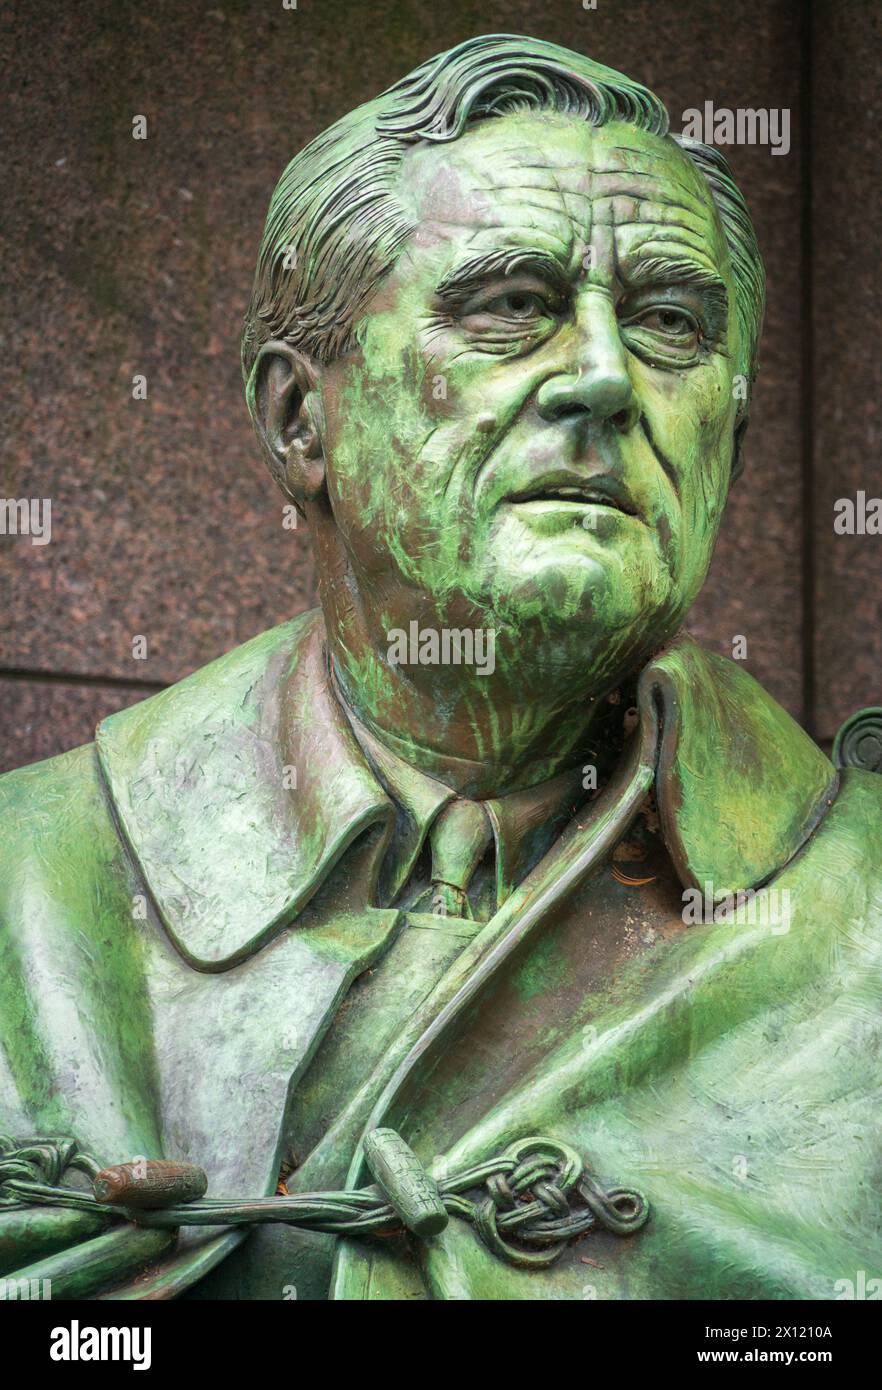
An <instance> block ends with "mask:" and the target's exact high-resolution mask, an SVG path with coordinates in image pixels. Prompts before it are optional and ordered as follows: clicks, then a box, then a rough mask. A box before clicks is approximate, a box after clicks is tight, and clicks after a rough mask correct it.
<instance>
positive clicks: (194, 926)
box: [96, 612, 836, 970]
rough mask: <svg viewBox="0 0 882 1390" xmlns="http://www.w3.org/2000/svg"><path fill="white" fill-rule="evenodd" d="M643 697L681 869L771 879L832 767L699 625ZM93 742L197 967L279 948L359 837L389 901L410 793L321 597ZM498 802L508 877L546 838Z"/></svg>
mask: <svg viewBox="0 0 882 1390" xmlns="http://www.w3.org/2000/svg"><path fill="white" fill-rule="evenodd" d="M639 707H640V718H641V721H647V720H657V721H659V722H660V725H661V740H660V754H659V778H658V784H657V800H658V805H659V813H660V821H661V826H662V832H663V834H664V837H665V841H666V843H667V846H668V849H669V851H670V853H671V856H672V859H673V862H674V864H675V866H676V868H677V870H678V872H679V874H680V877H681V879H682V881H683V883H684V884H688V885H696V886H703V885H704V883H705V882H707V881H708V880H710V881H711V882H712V883H713V884H714V885H715V887H717V886H719V889H720V891H730V890H731V891H735V890H736V889H739V888H748V887H754V886H756V885H757V884H759V883H761V882H764V881H765V880H766V879H767V878H768V877H769V876H770V875H771V874H772V873H774V872H775V871H776V869H778V868H780V867H781V865H782V864H784V863H786V861H787V860H788V859H789V858H791V857H792V855H793V854H795V853H796V852H797V850H798V849H799V848H800V846H801V845H802V844H803V843H804V842H805V840H806V839H807V838H808V836H809V835H810V834H811V832H812V830H813V829H814V827H815V825H816V824H817V823H818V821H819V819H820V818H821V816H822V815H823V814H824V812H825V811H826V809H827V807H828V805H829V804H830V802H831V800H832V797H833V795H834V793H835V788H836V774H835V773H834V771H833V768H832V765H831V764H830V763H829V761H828V760H827V758H825V757H824V755H823V754H822V753H821V752H820V750H819V749H818V748H817V747H816V745H815V744H814V743H813V742H812V741H811V739H809V738H808V736H807V735H806V734H805V733H804V732H803V731H802V730H801V729H800V728H799V726H798V725H797V724H796V723H795V722H794V721H793V720H792V719H791V718H790V716H789V715H788V714H787V713H786V712H785V711H784V710H783V709H781V707H780V706H779V705H777V704H776V703H775V701H774V700H772V698H771V696H769V695H767V694H766V692H765V691H764V690H762V688H761V687H760V686H758V685H757V684H756V682H755V681H753V680H752V679H751V677H750V676H748V675H747V673H746V672H744V671H743V670H742V669H741V668H740V667H738V666H737V664H736V663H734V662H731V661H727V660H726V659H724V658H722V657H718V656H715V655H713V654H712V653H710V652H706V651H704V650H703V649H702V648H700V647H699V646H697V644H696V643H695V642H693V641H692V640H691V639H690V638H688V637H681V638H680V639H678V640H677V641H676V642H674V643H673V644H672V645H671V646H670V647H668V648H667V649H666V650H665V651H663V652H661V653H660V654H659V655H658V656H657V657H656V658H655V659H654V660H653V661H652V662H651V663H650V664H649V666H648V667H647V668H646V670H645V671H644V672H643V674H642V676H641V680H640V695H639ZM96 748H97V753H98V758H99V762H100V766H101V768H102V771H103V774H104V777H105V779H106V783H107V786H108V790H109V794H110V797H111V800H112V802H113V806H114V809H115V813H116V817H117V821H118V825H119V828H120V831H121V834H122V836H123V838H124V840H125V841H126V843H127V844H128V847H129V849H130V852H131V854H132V856H133V858H134V860H135V862H136V864H137V865H138V867H139V869H140V871H141V873H142V875H143V878H144V880H145V883H146V885H147V887H148V889H149V892H150V894H151V896H152V899H153V902H154V904H155V906H156V909H157V912H158V913H159V916H160V918H161V920H162V922H163V924H164V926H165V928H166V930H167V931H168V933H169V936H170V937H171V939H172V941H173V942H174V943H175V945H176V947H177V949H178V950H179V951H180V952H181V954H182V955H183V956H184V957H185V958H186V959H187V960H189V961H190V963H191V964H193V965H194V966H196V967H197V968H199V969H203V970H224V969H227V968H229V967H230V966H232V965H235V964H236V963H237V962H238V961H241V960H243V959H245V958H246V957H248V956H249V955H251V954H252V953H253V952H254V951H257V950H259V949H260V948H261V947H262V946H264V945H266V944H267V943H268V942H269V941H270V940H272V939H273V937H274V936H275V935H276V934H277V933H278V932H280V931H281V930H283V929H284V928H285V927H286V926H287V925H289V924H290V923H292V922H294V921H295V920H296V919H297V917H298V915H299V914H300V912H301V911H302V909H303V908H304V907H305V906H306V904H307V903H308V902H309V901H310V900H311V899H312V898H313V896H314V895H315V893H316V892H317V890H318V888H319V887H320V886H321V885H322V884H323V883H324V882H325V880H326V879H327V878H328V876H329V875H330V873H331V871H332V870H333V868H334V866H335V865H336V864H337V863H338V861H339V860H340V859H341V857H342V856H343V855H344V854H346V852H347V850H348V849H349V848H350V847H351V846H352V845H353V844H354V842H355V841H356V840H360V839H362V837H365V839H366V842H367V843H368V845H369V846H370V847H372V848H371V852H370V853H368V854H366V855H360V856H358V864H359V872H360V873H361V874H362V875H363V880H364V882H363V886H360V891H361V892H362V893H363V896H364V900H365V901H366V902H368V901H375V895H376V888H377V880H378V876H379V873H380V869H381V866H382V863H383V859H384V856H385V852H386V849H387V846H388V844H389V841H390V838H391V836H392V833H393V830H394V826H395V817H396V806H395V804H394V803H393V800H392V798H391V797H390V796H389V794H388V793H387V791H386V790H385V789H384V787H383V785H382V783H381V780H380V779H379V778H378V776H377V775H376V773H375V772H374V770H372V768H371V766H370V763H369V761H368V759H367V758H366V757H365V755H364V753H363V751H362V749H361V748H360V746H359V744H358V742H357V740H356V738H355V737H354V735H353V732H352V729H351V728H350V726H349V723H348V721H347V719H346V717H345V715H344V713H343V710H342V709H341V707H340V705H339V703H338V701H337V699H336V698H335V696H334V694H333V692H332V691H331V689H330V681H329V672H328V667H327V661H326V656H325V647H324V625H323V622H322V617H321V613H320V612H314V613H309V614H306V615H304V616H303V617H301V618H299V619H295V620H294V621H293V622H290V623H285V624H283V625H282V626H281V627H278V628H274V629H272V630H271V631H270V632H266V633H263V634H261V636H260V637H257V638H255V639H254V640H253V641H251V642H248V643H246V644H245V645H244V646H242V647H238V648H236V650H234V651H232V652H230V653H228V655H226V656H224V657H221V658H220V660H218V661H215V662H212V663H211V665H209V666H206V667H203V668H202V669H201V670H199V671H197V672H195V673H194V674H193V675H192V676H190V677H188V678H187V679H186V680H183V681H181V682H179V683H178V684H177V685H174V686H171V687H170V688H169V689H168V690H164V691H161V692H160V693H159V694H157V695H154V696H152V697H151V698H150V699H148V700H145V701H143V702H142V703H140V704H138V705H134V706H132V707H131V708H129V709H125V710H121V711H120V712H119V713H118V714H114V715H111V716H110V717H109V718H108V719H105V720H103V721H102V723H101V724H100V725H99V726H98V730H97V734H96ZM380 771H381V773H382V770H380ZM382 775H387V774H385V773H382ZM420 776H422V775H420ZM423 780H424V781H426V782H429V781H432V780H433V779H429V778H424V779H423ZM416 785H417V783H416V781H415V779H411V778H408V779H407V787H408V791H409V795H410V796H411V798H412V801H413V804H412V806H411V808H410V809H411V812H412V813H413V814H414V816H415V819H416V820H420V821H422V822H423V826H422V831H421V833H423V834H424V833H425V829H426V828H427V826H428V824H429V821H430V819H431V817H432V816H433V815H436V814H437V812H438V810H439V809H440V806H441V805H442V804H443V799H442V800H437V799H436V800H433V798H434V797H435V795H436V794H435V793H434V792H433V793H432V795H431V796H430V795H428V793H427V789H426V788H425V787H421V790H420V791H419V792H415V791H414V790H413V788H414V787H415V786H416ZM437 785H439V786H440V784H437ZM429 790H431V789H429ZM549 790H550V789H549ZM403 792H404V788H403V787H402V786H400V785H396V787H395V790H394V795H395V798H396V800H399V799H400V798H401V797H402V795H403ZM448 792H449V789H447V788H444V789H443V798H446V799H447V800H449V799H450V797H449V794H448ZM555 795H556V792H555ZM413 798H416V799H415V800H413ZM503 803H505V805H503ZM401 804H403V803H401ZM538 805H539V803H538V802H537V803H536V804H535V806H534V807H533V808H532V810H531V811H530V812H529V818H530V820H531V823H532V819H531V818H532V816H533V814H534V813H535V814H537V815H538V813H539V812H538ZM492 808H493V809H492V810H491V817H492V816H493V815H494V814H495V815H496V817H497V819H496V821H495V822H494V828H495V829H496V832H497V844H498V845H499V846H501V849H502V854H501V855H500V858H499V863H500V865H501V869H500V872H501V875H502V880H501V887H502V890H503V891H504V890H505V889H506V886H507V885H508V884H509V883H511V882H512V881H515V882H516V881H517V880H518V877H519V869H520V864H519V860H518V856H519V854H520V853H521V852H522V850H523V847H524V846H525V845H527V844H528V840H529V836H528V835H527V834H526V833H516V832H514V831H513V828H512V827H513V824H514V822H516V821H517V818H518V815H519V814H520V808H519V807H518V805H517V803H516V801H515V800H514V799H513V798H509V797H504V798H500V799H499V800H498V801H497V802H494V803H492ZM500 808H501V809H500ZM513 847H514V848H513ZM347 862H350V861H347Z"/></svg>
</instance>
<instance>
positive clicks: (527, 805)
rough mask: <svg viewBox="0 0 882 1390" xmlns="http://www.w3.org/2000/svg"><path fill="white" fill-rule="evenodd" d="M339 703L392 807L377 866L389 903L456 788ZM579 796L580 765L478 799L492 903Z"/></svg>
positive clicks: (504, 894) (525, 870)
mask: <svg viewBox="0 0 882 1390" xmlns="http://www.w3.org/2000/svg"><path fill="white" fill-rule="evenodd" d="M340 702H341V704H342V703H343V701H342V697H340ZM343 707H344V709H345V711H346V714H347V716H348V719H349V723H350V726H351V728H352V732H353V733H354V734H355V737H356V738H357V740H358V742H359V744H360V746H361V749H362V751H363V752H364V754H365V756H366V757H367V759H368V761H369V763H370V765H371V766H372V768H373V770H374V772H375V773H376V775H377V777H378V779H379V781H380V782H381V783H382V785H383V786H384V787H385V789H386V791H387V792H388V793H389V795H390V796H391V798H392V799H393V801H394V803H395V805H396V808H397V817H396V828H395V834H394V836H393V838H392V842H391V844H390V846H389V849H388V851H387V853H386V857H385V860H384V863H383V868H382V886H383V891H384V893H385V895H386V899H387V901H390V902H391V901H393V900H394V898H395V897H396V896H397V895H398V893H399V892H400V890H401V888H402V887H403V886H404V884H405V883H406V881H407V879H408V877H409V875H410V873H411V872H412V870H413V867H414V864H415V863H416V861H417V858H418V856H419V853H420V850H421V849H422V847H423V844H424V843H425V839H426V836H427V834H428V833H429V831H430V830H431V828H432V826H433V824H434V823H435V820H436V819H437V817H438V814H439V813H440V812H441V811H442V810H443V808H444V807H445V806H447V805H449V803H450V802H451V801H453V800H454V798H455V796H456V792H455V791H453V790H451V788H450V787H447V786H445V785H444V783H443V782H440V781H438V779H437V778H435V777H431V776H429V775H428V774H427V773H424V772H420V771H419V770H418V769H417V768H414V767H412V766H411V765H410V764H409V763H407V762H405V760H404V759H403V758H401V757H399V755H398V754H397V753H396V752H394V750H393V749H391V748H389V747H388V746H387V745H386V744H385V743H382V742H381V741H380V739H378V738H377V737H376V736H375V735H374V734H373V733H372V732H371V731H370V730H369V729H367V728H366V727H365V726H364V724H363V723H362V722H361V721H360V720H359V719H357V718H356V716H355V715H354V714H353V713H352V711H351V710H350V709H348V707H347V706H345V705H344V706H343ZM583 797H584V792H583V789H582V769H581V767H576V768H571V769H570V770H569V771H567V772H564V773H562V774H561V775H560V776H558V777H554V778H550V779H548V780H547V781H544V782H541V783H539V784H538V785H536V786H535V787H528V788H526V789H525V790H523V791H518V792H508V793H507V794H506V795H504V796H498V797H488V798H485V799H482V801H481V803H480V804H481V805H483V806H484V808H485V809H486V811H487V816H488V819H489V821H490V825H491V827H492V829H493V839H494V845H495V855H496V906H497V907H501V906H502V904H503V902H504V901H505V899H506V898H507V897H508V895H509V893H510V892H511V891H512V889H513V888H514V887H515V886H516V885H517V884H518V883H520V881H521V879H522V878H524V877H525V876H526V874H527V873H528V872H529V870H530V869H531V868H532V867H533V865H534V864H535V863H536V862H537V860H538V859H539V858H540V857H541V854H542V853H543V851H544V849H545V848H547V847H548V845H550V844H551V842H552V841H553V839H554V838H555V836H556V834H557V833H558V832H559V831H560V830H561V829H562V827H563V825H564V824H565V823H566V821H567V820H569V818H570V817H571V816H572V814H573V812H574V811H575V809H576V807H577V806H578V804H579V802H580V801H581V800H582V799H583Z"/></svg>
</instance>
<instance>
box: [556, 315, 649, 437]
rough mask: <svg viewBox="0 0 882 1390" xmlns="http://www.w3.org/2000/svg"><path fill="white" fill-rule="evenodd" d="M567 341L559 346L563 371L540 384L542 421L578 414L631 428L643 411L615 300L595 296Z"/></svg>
mask: <svg viewBox="0 0 882 1390" xmlns="http://www.w3.org/2000/svg"><path fill="white" fill-rule="evenodd" d="M561 338H563V335H561ZM567 339H568V341H567V342H566V344H564V342H563V341H561V342H560V344H559V346H560V350H561V354H562V356H561V362H560V366H559V370H557V371H556V372H555V373H554V374H553V375H552V376H550V377H549V378H548V380H547V381H544V382H543V383H542V385H541V386H540V388H539V391H538V393H537V396H536V408H537V409H538V411H539V414H540V415H541V416H542V419H543V420H560V419H562V418H563V417H564V416H566V415H580V416H582V417H583V418H588V419H591V420H596V421H598V422H602V421H609V422H610V423H612V424H613V425H615V426H616V427H617V428H618V429H621V430H628V429H630V428H631V427H632V426H633V425H634V424H636V422H637V417H638V413H639V412H638V408H637V399H636V396H635V394H634V387H633V386H632V384H631V378H630V376H629V375H628V364H627V360H626V357H625V348H624V346H623V344H622V340H621V337H620V335H619V325H618V321H617V319H616V315H615V309H614V307H613V304H612V301H611V300H610V299H609V298H608V297H607V296H606V295H603V296H602V297H601V295H599V294H597V295H592V296H591V302H590V303H589V304H588V305H586V306H585V307H584V308H583V309H582V310H581V312H580V313H578V314H577V317H576V321H575V322H574V323H573V324H571V325H570V333H569V334H567Z"/></svg>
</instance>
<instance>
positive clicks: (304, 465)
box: [246, 340, 325, 512]
mask: <svg viewBox="0 0 882 1390" xmlns="http://www.w3.org/2000/svg"><path fill="white" fill-rule="evenodd" d="M320 375H321V368H320V367H319V365H318V364H317V363H316V362H314V361H313V360H312V358H310V357H307V356H306V355H305V353H302V352H298V351H297V349H296V348H293V347H291V346H290V344H288V343H285V342H282V341H281V340H273V341H272V342H269V343H264V344H263V346H262V347H261V349H260V352H259V353H258V354H257V360H256V361H255V363H254V366H253V367H252V369H251V376H250V377H249V379H248V386H247V388H246V397H247V400H248V409H249V411H250V413H251V419H252V421H253V424H254V428H255V430H256V431H257V437H258V439H259V440H260V442H261V445H262V446H263V450H264V453H265V454H266V459H267V463H268V464H269V468H270V472H271V473H272V475H273V477H274V478H275V480H276V482H277V483H278V484H279V486H280V487H281V489H282V491H283V492H284V493H285V495H286V496H287V497H289V498H290V499H291V501H292V502H294V503H295V504H296V505H297V507H298V509H299V510H300V511H301V512H302V511H303V505H304V503H305V502H312V501H315V500H316V499H317V498H318V497H319V496H320V495H321V493H322V492H323V491H324V487H325V455H324V417H323V415H322V408H321V400H320V397H319V393H318V390H317V389H316V388H317V387H318V384H319V378H320Z"/></svg>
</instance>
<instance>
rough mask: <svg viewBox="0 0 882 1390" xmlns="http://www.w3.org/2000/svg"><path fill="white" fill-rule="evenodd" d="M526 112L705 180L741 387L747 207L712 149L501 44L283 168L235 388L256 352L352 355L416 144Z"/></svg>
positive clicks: (400, 219)
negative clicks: (730, 299)
mask: <svg viewBox="0 0 882 1390" xmlns="http://www.w3.org/2000/svg"><path fill="white" fill-rule="evenodd" d="M528 110H536V111H553V112H555V113H558V114H563V115H570V116H574V117H576V118H578V119H580V120H584V121H587V122H588V123H589V124H591V125H594V126H602V125H605V124H606V123H607V122H608V121H624V122H627V123H628V124H630V125H633V126H635V127H636V128H637V129H639V130H645V131H651V132H652V133H654V134H655V135H658V136H662V137H667V138H668V139H671V140H673V141H674V142H675V143H676V144H677V145H678V146H679V147H680V148H681V149H682V150H683V151H684V153H685V154H686V155H687V156H688V157H689V159H691V160H692V162H693V164H694V165H695V167H696V168H697V169H698V171H699V172H700V174H701V175H702V177H703V178H704V180H705V182H706V184H707V186H708V188H709V190H710V193H711V196H712V198H713V201H714V203H715V205H716V208H717V211H718V213H719V217H720V221H721V223H722V226H723V230H724V233H725V236H726V240H727V243H728V247H729V255H730V259H731V262H732V271H733V279H734V299H735V304H734V306H733V307H734V310H735V313H736V315H737V316H738V319H739V321H740V325H741V330H742V341H743V343H744V344H745V354H744V359H743V361H742V362H741V363H740V364H739V369H740V370H741V372H742V373H743V374H744V375H745V376H746V377H747V379H748V381H749V382H752V380H753V377H754V375H755V373H756V356H757V344H758V340H759V335H760V330H761V328H762V318H763V309H764V300H765V274H764V271H763V264H762V259H761V257H760V253H759V247H758V245H757V241H756V234H755V232H754V228H753V223H752V221H751V218H750V213H749V212H748V209H747V204H746V203H745V201H744V198H743V196H742V194H741V192H740V190H739V188H738V186H737V185H736V183H735V180H734V179H733V177H732V174H731V171H730V169H729V165H728V163H727V161H726V159H725V157H724V156H723V155H722V154H721V153H720V151H719V150H717V149H715V148H713V147H710V146H707V145H703V144H701V143H700V142H699V141H696V140H691V139H688V138H686V137H680V136H676V135H671V134H670V131H669V119H668V113H667V110H666V109H665V107H664V106H663V104H662V102H661V101H660V100H659V98H658V97H657V96H655V95H654V94H653V93H652V92H650V91H649V90H648V89H647V88H646V87H642V86H641V85H640V84H639V83H638V82H633V81H632V80H631V79H630V78H629V77H625V76H624V75H623V74H622V73H619V72H615V71H614V70H613V69H612V68H607V67H604V66H603V65H602V64H600V63H594V62H592V61H591V59H590V58H585V57H582V56H581V55H580V54H578V53H571V52H570V51H569V50H568V49H566V48H559V47H558V46H557V45H556V44H552V43H545V42H544V41H542V40H540V39H528V38H521V37H519V36H517V35H513V34H494V35H488V36H485V37H483V38H475V39H469V40H468V41H467V42H465V43H462V44H459V45H458V46H457V47H456V48H452V49H450V50H449V52H447V53H442V54H440V55H439V56H438V57H436V58H432V59H431V60H430V61H429V62H427V63H423V64H422V65H421V66H420V67H418V68H416V69H415V71H414V72H412V73H411V74H410V75H409V76H408V77H404V78H402V79H401V81H400V82H396V83H395V85H394V86H392V87H390V88H389V89H388V91H386V92H383V93H382V95H381V96H379V97H377V98H376V99H375V100H374V101H370V102H367V103H366V104H365V105H364V106H359V107H358V108H357V109H356V110H354V111H352V112H350V113H349V114H348V115H346V116H343V117H342V119H341V120H339V121H337V122H336V123H335V124H334V125H332V126H331V127H330V128H329V129H328V130H326V131H324V132H323V133H322V134H321V135H319V136H318V137H317V138H316V139H315V140H313V141H312V143H311V144H309V145H307V146H306V148H305V149H303V150H301V151H300V153H299V154H297V155H295V156H294V158H293V159H292V160H291V163H290V164H289V165H288V167H287V169H286V170H285V172H284V173H283V175H282V177H281V179H280V180H279V183H278V186H277V188H276V190H275V192H274V194H273V197H272V201H271V203H270V207H269V212H268V214H267V219H266V226H265V228H264V233H263V239H262V241H261V245H260V252H259V255H258V259H257V271H256V274H255V277H254V288H253V290H252V295H251V302H250V304H249V306H248V312H247V314H246V316H245V330H244V333H243V337H242V370H243V374H244V376H245V380H246V383H247V382H248V381H249V378H250V376H251V371H252V367H253V365H254V362H255V360H256V358H257V354H258V353H259V351H260V348H261V346H262V344H263V343H265V342H268V341H270V340H271V339H282V340H284V341H286V342H288V343H289V344H290V345H291V346H292V347H296V348H298V349H299V350H300V351H301V352H304V353H307V354H308V355H309V356H310V357H312V358H313V359H314V360H315V361H317V362H321V363H328V362H331V361H333V360H334V359H335V358H336V357H338V356H339V355H341V354H342V353H344V352H346V351H348V350H349V349H350V348H351V347H353V346H354V342H355V339H354V330H355V327H356V325H357V324H358V322H359V319H360V318H361V316H362V313H363V311H364V309H365V307H366V305H367V303H368V301H369V300H370V298H371V296H372V294H373V292H374V290H375V289H376V287H377V286H378V285H379V283H380V282H381V280H382V279H383V277H384V276H385V275H386V274H388V272H389V271H390V270H391V269H392V267H393V266H394V265H395V262H396V260H397V257H398V254H399V252H400V250H401V248H402V247H403V245H404V243H405V242H406V241H407V240H408V238H409V237H410V236H411V235H412V233H413V232H414V231H415V230H416V228H415V226H414V225H413V223H412V221H411V220H410V218H409V216H408V215H407V214H406V212H405V211H404V209H403V207H402V206H401V205H400V203H399V202H398V200H397V199H396V196H395V184H396V174H397V171H398V169H399V166H400V164H401V162H402V160H403V158H404V155H405V152H406V151H407V149H408V148H410V147H412V146H413V145H414V144H415V143H416V142H417V141H428V142H431V143H443V142H445V141H450V140H456V139H457V138H458V137H459V136H460V135H462V134H463V132H464V131H465V130H466V129H467V128H468V127H469V126H470V125H472V124H474V123H475V122H476V121H479V120H486V119H491V118H493V117H496V116H503V115H507V114H510V113H514V112H523V111H528Z"/></svg>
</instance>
